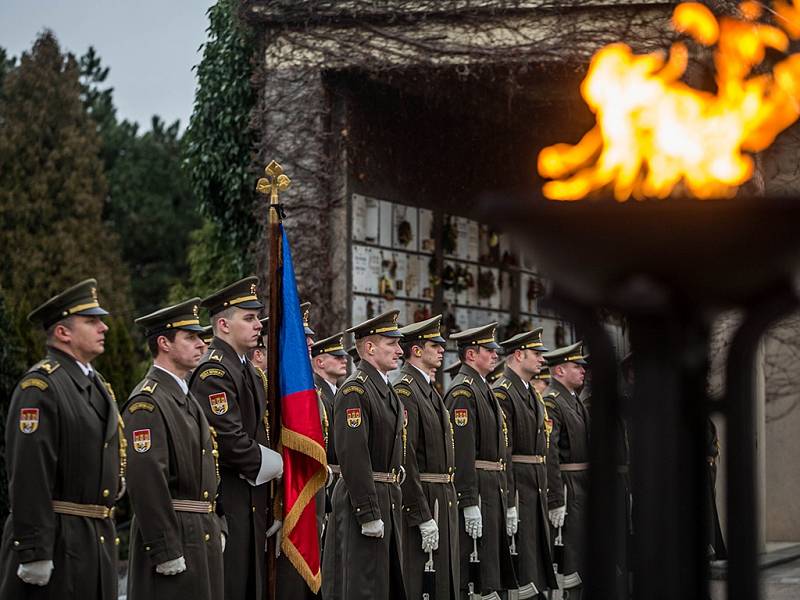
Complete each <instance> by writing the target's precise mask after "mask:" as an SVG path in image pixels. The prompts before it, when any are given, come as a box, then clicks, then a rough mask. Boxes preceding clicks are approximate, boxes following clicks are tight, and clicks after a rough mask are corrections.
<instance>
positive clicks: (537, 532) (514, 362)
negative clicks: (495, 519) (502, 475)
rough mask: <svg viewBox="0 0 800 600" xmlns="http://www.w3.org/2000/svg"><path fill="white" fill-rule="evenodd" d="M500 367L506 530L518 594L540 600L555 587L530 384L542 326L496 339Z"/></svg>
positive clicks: (540, 426)
mask: <svg viewBox="0 0 800 600" xmlns="http://www.w3.org/2000/svg"><path fill="white" fill-rule="evenodd" d="M500 345H501V346H502V347H503V352H504V353H505V355H506V363H505V369H504V371H503V374H502V376H501V377H500V378H499V379H498V380H497V381H496V382H495V384H494V386H493V391H494V394H495V396H496V397H497V399H498V401H499V402H500V406H501V407H502V409H503V412H504V413H505V416H506V423H507V427H508V439H509V446H510V450H511V460H510V463H509V465H508V469H507V471H506V476H507V479H508V504H509V508H508V516H507V519H506V523H507V528H508V529H507V533H508V535H509V536H510V537H511V538H512V548H513V549H514V553H515V554H516V556H517V559H516V560H515V570H516V575H517V581H518V582H519V584H520V585H519V593H518V597H519V598H535V597H537V598H545V591H546V590H549V589H555V588H556V587H557V582H556V578H555V573H554V572H553V558H552V555H551V552H550V535H549V533H550V532H549V522H548V516H547V464H546V463H547V447H548V431H547V427H548V426H547V423H548V421H549V419H548V416H547V409H546V407H545V405H544V401H543V400H542V397H541V396H540V395H539V393H538V392H537V391H536V390H535V389H534V388H533V386H532V384H531V380H532V378H533V377H534V376H535V375H537V374H538V373H539V371H540V370H541V368H542V366H543V365H544V362H545V359H544V352H546V351H547V348H545V347H544V343H543V342H542V329H541V328H539V329H534V330H533V331H524V332H522V333H520V334H518V335H515V336H514V337H512V338H510V339H507V340H505V341H503V342H501V343H500Z"/></svg>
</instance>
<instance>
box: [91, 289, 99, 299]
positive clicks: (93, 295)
mask: <svg viewBox="0 0 800 600" xmlns="http://www.w3.org/2000/svg"><path fill="white" fill-rule="evenodd" d="M91 293H92V300H94V301H95V302H98V300H97V288H92V292H91Z"/></svg>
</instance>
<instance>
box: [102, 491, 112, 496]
mask: <svg viewBox="0 0 800 600" xmlns="http://www.w3.org/2000/svg"><path fill="white" fill-rule="evenodd" d="M109 495H111V492H109V491H108V490H103V498H108V497H109Z"/></svg>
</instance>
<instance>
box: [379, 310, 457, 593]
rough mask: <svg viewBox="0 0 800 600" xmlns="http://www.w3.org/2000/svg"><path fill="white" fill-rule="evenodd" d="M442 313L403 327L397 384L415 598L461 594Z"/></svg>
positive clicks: (409, 583) (408, 576)
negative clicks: (441, 386) (441, 375)
mask: <svg viewBox="0 0 800 600" xmlns="http://www.w3.org/2000/svg"><path fill="white" fill-rule="evenodd" d="M441 320H442V315H437V316H435V317H432V318H430V319H427V320H425V321H421V322H419V323H412V324H411V325H407V326H406V327H403V328H402V329H400V333H402V334H403V341H402V342H401V346H402V349H403V354H404V356H405V357H406V358H405V364H404V365H403V368H402V369H401V370H400V377H399V378H398V379H397V381H396V382H395V384H394V388H395V390H396V391H397V395H398V396H399V397H400V400H401V401H402V403H403V407H404V415H405V423H406V431H407V445H406V463H405V464H406V480H405V482H404V483H403V488H402V491H403V524H404V528H405V538H404V540H405V545H404V548H403V553H404V567H405V580H406V592H407V595H408V597H409V598H422V597H423V593H428V594H430V596H429V597H436V598H437V599H440V600H449V599H452V600H456V599H457V598H459V557H458V501H457V497H456V490H455V486H454V485H453V481H454V472H455V456H454V451H455V446H454V443H453V431H452V428H453V426H452V423H451V422H450V413H449V412H448V411H447V409H446V408H445V406H444V401H443V400H442V397H441V396H440V395H439V392H438V391H437V390H436V387H435V385H434V377H435V374H436V371H437V369H439V368H441V366H442V358H443V356H444V348H445V344H446V343H447V342H446V340H445V339H444V338H443V337H442V335H441V331H440V326H441Z"/></svg>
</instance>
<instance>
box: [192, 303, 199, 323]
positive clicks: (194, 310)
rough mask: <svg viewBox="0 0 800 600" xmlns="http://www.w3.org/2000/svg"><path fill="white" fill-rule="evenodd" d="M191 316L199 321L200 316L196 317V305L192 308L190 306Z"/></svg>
mask: <svg viewBox="0 0 800 600" xmlns="http://www.w3.org/2000/svg"><path fill="white" fill-rule="evenodd" d="M192 316H193V317H194V318H195V319H199V318H200V315H198V314H197V304H195V305H194V306H192Z"/></svg>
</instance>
